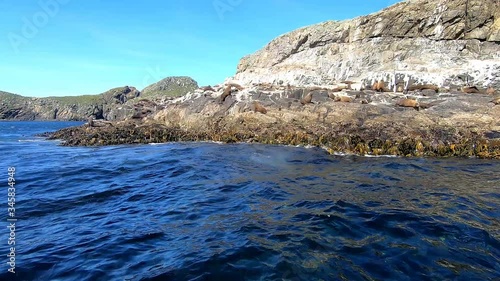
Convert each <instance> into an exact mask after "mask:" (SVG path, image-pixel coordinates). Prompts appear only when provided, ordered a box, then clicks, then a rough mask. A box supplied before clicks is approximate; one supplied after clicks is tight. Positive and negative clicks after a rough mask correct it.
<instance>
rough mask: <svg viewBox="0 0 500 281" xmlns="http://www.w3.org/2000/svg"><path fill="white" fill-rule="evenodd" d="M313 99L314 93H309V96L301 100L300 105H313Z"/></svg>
mask: <svg viewBox="0 0 500 281" xmlns="http://www.w3.org/2000/svg"><path fill="white" fill-rule="evenodd" d="M312 97H313V92H309V94H307V95H306V96H305V97H304V98H303V99H302V100H300V103H301V104H302V105H306V104H308V103H312Z"/></svg>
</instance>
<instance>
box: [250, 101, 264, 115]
mask: <svg viewBox="0 0 500 281" xmlns="http://www.w3.org/2000/svg"><path fill="white" fill-rule="evenodd" d="M253 111H254V112H260V113H262V114H266V113H267V109H266V108H265V107H264V106H262V105H261V104H260V103H259V102H258V101H254V102H253Z"/></svg>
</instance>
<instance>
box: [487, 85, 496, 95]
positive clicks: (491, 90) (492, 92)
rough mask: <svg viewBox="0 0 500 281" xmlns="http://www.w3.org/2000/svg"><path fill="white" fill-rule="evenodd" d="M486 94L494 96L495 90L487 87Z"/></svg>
mask: <svg viewBox="0 0 500 281" xmlns="http://www.w3.org/2000/svg"><path fill="white" fill-rule="evenodd" d="M486 94H488V95H494V94H495V89H493V87H491V86H489V87H488V89H486Z"/></svg>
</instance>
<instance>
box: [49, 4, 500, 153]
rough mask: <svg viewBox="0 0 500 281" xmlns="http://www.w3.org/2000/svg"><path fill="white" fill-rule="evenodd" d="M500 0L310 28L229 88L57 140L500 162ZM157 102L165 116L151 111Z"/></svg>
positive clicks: (263, 54) (395, 10) (243, 67)
mask: <svg viewBox="0 0 500 281" xmlns="http://www.w3.org/2000/svg"><path fill="white" fill-rule="evenodd" d="M497 2H498V1H493V0H483V1H477V0H433V1H430V0H411V1H405V2H402V3H399V4H396V5H394V6H391V7H389V8H387V9H385V10H383V11H381V12H379V13H375V14H372V15H368V16H365V17H360V18H357V19H354V20H350V21H343V22H325V23H321V24H318V25H314V26H309V27H305V28H302V29H299V30H296V31H293V32H291V33H289V34H285V35H283V36H280V37H279V38H277V39H275V40H273V41H272V42H271V43H269V44H268V45H267V46H266V47H265V48H264V49H262V50H260V51H258V52H257V53H255V54H253V55H250V56H247V57H245V58H243V59H242V60H241V62H240V64H239V66H238V73H237V74H236V76H235V77H231V78H229V79H228V80H227V81H225V83H223V84H221V85H217V86H213V87H203V88H200V89H197V90H195V91H193V92H190V93H189V94H186V95H184V96H181V97H178V98H175V99H172V100H165V101H160V102H154V103H151V104H150V103H146V104H144V105H143V106H142V107H140V108H141V114H138V115H137V118H133V119H130V120H126V121H121V122H115V123H113V125H110V126H104V127H100V128H96V127H92V126H88V125H84V126H80V127H74V128H67V129H63V130H60V131H58V132H56V133H54V134H52V135H51V138H56V139H62V140H64V142H63V144H64V145H109V144H122V143H158V142H169V141H218V142H226V143H231V142H259V143H266V144H285V145H311V146H318V147H323V148H324V149H325V150H327V151H328V152H330V153H355V154H360V155H400V156H420V157H421V156H459V157H482V158H496V159H500V105H498V104H499V103H500V102H499V97H498V96H497V95H498V93H495V91H496V92H498V89H499V88H500V84H499V77H500V76H499V74H500V57H499V56H500V49H499V44H500V42H499V39H500V38H499V33H498V31H499V6H498V3H497ZM466 8H467V9H466ZM467 84H471V85H467ZM464 86H467V87H464ZM487 86H489V87H488V89H486V88H487ZM360 88H364V90H361V89H360ZM153 106H154V107H155V108H157V112H156V113H151V112H149V111H148V110H149V109H150V108H152V107H153ZM159 107H160V109H158V108H159ZM161 108H163V109H161ZM142 113H144V114H142ZM148 113H149V114H148Z"/></svg>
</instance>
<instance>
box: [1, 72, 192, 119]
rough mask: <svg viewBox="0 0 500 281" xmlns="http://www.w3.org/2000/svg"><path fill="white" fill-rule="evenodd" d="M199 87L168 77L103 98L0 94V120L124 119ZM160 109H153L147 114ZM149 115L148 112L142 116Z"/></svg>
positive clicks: (117, 91)
mask: <svg viewBox="0 0 500 281" xmlns="http://www.w3.org/2000/svg"><path fill="white" fill-rule="evenodd" d="M197 87H198V85H197V83H196V81H194V80H193V79H191V78H189V77H168V78H165V79H164V80H162V81H160V82H158V83H156V84H153V85H151V86H149V87H147V88H146V89H145V92H141V91H139V90H138V89H136V88H135V87H131V86H124V87H118V88H114V89H111V90H109V91H106V92H104V93H102V94H99V95H84V96H67V97H47V98H29V97H23V96H20V95H15V94H11V93H6V92H1V91H0V119H10V120H87V119H88V118H89V117H93V118H94V119H105V120H110V121H116V120H124V119H127V118H131V117H132V116H135V115H137V113H138V111H141V112H142V111H143V106H142V105H143V104H144V103H145V102H144V100H148V101H149V100H150V99H151V100H153V101H157V102H158V101H163V102H164V101H166V100H169V99H172V98H173V97H176V96H179V95H183V94H186V93H188V92H190V91H193V90H194V89H196V88H197ZM158 108H161V107H155V106H153V107H149V108H148V109H146V111H145V112H146V113H147V114H146V115H151V114H153V113H154V112H156V110H158ZM142 114H145V113H142Z"/></svg>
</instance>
